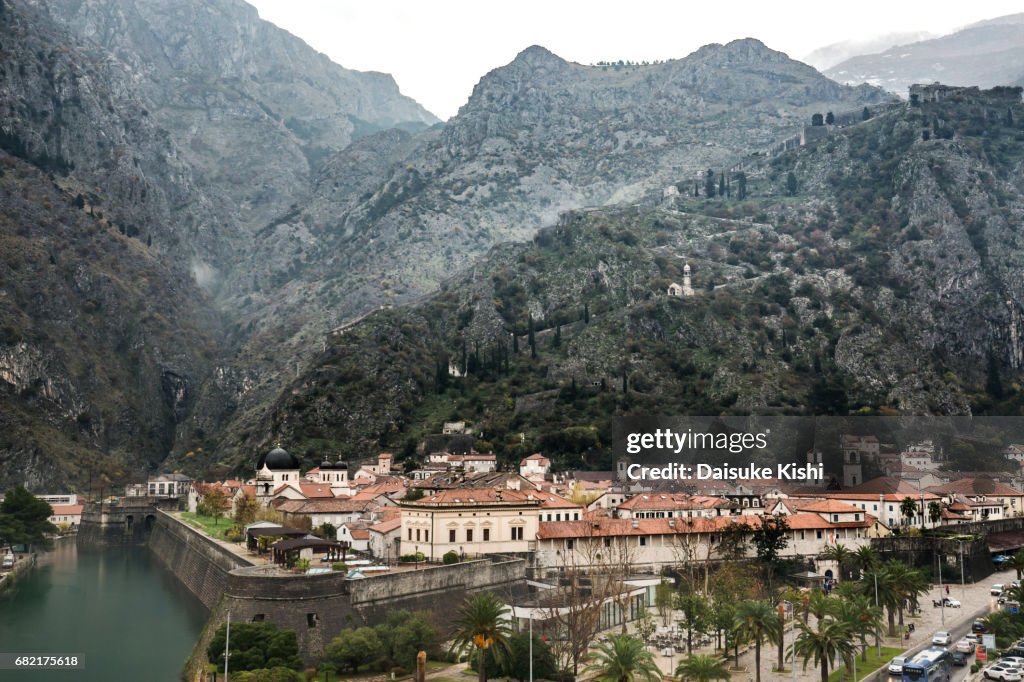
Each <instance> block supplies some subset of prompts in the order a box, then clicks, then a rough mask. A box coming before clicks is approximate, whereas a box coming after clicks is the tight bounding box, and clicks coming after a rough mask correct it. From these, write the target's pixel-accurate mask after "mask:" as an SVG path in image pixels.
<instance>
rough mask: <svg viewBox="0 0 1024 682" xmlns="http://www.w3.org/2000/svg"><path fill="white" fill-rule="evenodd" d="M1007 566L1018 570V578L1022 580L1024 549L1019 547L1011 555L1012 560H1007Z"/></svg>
mask: <svg viewBox="0 0 1024 682" xmlns="http://www.w3.org/2000/svg"><path fill="white" fill-rule="evenodd" d="M1005 568H1012V569H1013V570H1015V571H1017V580H1020V577H1021V575H1022V574H1024V549H1018V550H1017V551H1016V553H1014V554H1012V555H1011V556H1010V560H1009V561H1007V562H1006V566H1005Z"/></svg>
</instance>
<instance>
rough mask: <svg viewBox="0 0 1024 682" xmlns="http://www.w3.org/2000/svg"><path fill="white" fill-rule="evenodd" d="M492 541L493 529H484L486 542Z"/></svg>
mask: <svg viewBox="0 0 1024 682" xmlns="http://www.w3.org/2000/svg"><path fill="white" fill-rule="evenodd" d="M490 539H491V529H490V528H484V542H487V541H489V540H490Z"/></svg>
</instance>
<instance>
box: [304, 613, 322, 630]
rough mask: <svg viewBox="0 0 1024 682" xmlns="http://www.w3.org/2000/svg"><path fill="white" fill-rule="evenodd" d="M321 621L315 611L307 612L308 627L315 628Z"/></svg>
mask: <svg viewBox="0 0 1024 682" xmlns="http://www.w3.org/2000/svg"><path fill="white" fill-rule="evenodd" d="M319 621H320V619H319V618H318V617H317V615H316V614H315V613H307V614H306V627H310V628H315V627H316V624H317V623H318V622H319Z"/></svg>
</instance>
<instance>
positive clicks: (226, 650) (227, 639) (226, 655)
mask: <svg viewBox="0 0 1024 682" xmlns="http://www.w3.org/2000/svg"><path fill="white" fill-rule="evenodd" d="M230 643H231V612H230V611H228V628H227V631H226V632H225V633H224V682H228V659H229V658H231V651H230V650H229V648H228V645H229V644H230Z"/></svg>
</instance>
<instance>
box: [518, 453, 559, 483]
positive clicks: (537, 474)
mask: <svg viewBox="0 0 1024 682" xmlns="http://www.w3.org/2000/svg"><path fill="white" fill-rule="evenodd" d="M549 473H551V460H550V459H548V458H547V457H545V456H544V455H542V454H540V453H539V452H535V453H533V454H532V455H530V456H529V457H524V458H523V459H522V460H521V461H520V462H519V475H520V476H522V477H523V478H526V479H529V480H530V481H533V482H535V483H539V482H543V481H544V480H545V479H546V478H547V476H548V474H549Z"/></svg>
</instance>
